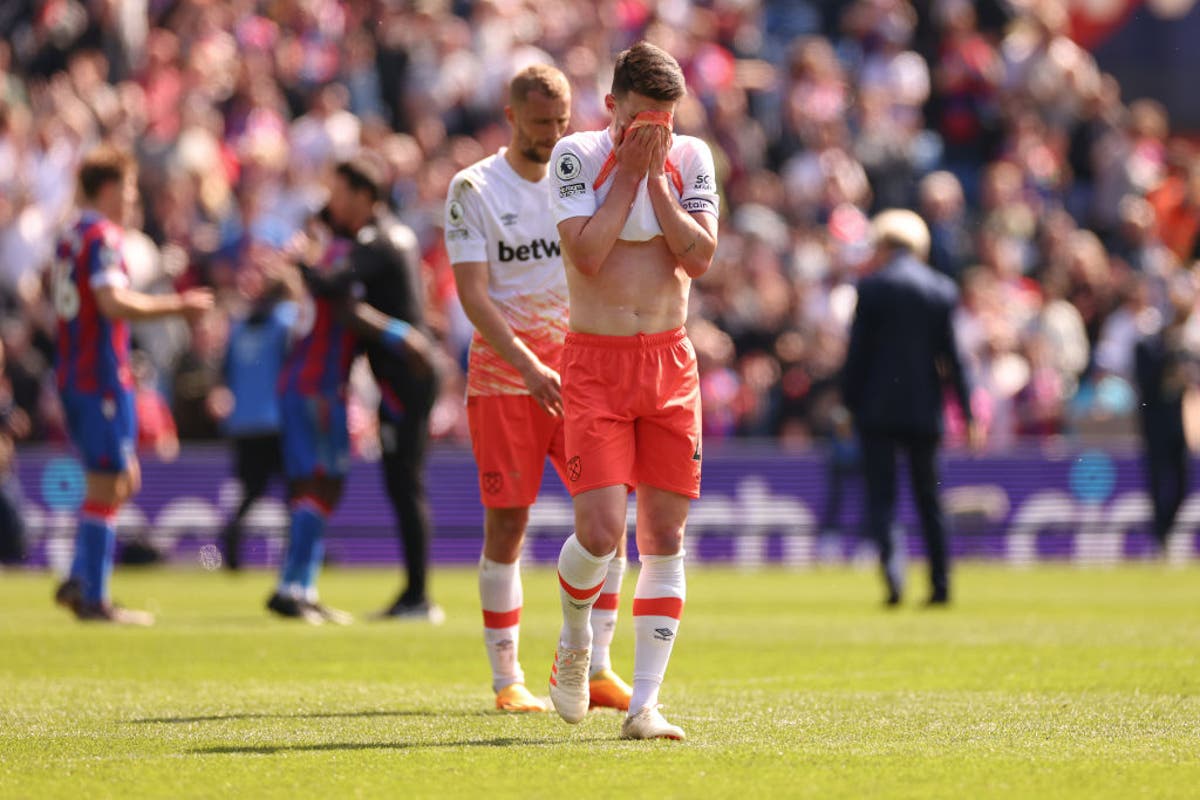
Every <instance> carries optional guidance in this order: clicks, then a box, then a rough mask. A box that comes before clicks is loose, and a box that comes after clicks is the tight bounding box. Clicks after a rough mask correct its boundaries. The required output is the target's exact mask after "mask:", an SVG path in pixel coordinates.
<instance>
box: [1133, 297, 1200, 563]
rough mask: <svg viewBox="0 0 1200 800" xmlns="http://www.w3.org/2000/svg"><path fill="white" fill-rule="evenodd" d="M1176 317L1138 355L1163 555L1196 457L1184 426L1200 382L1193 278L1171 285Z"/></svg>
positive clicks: (1156, 528)
mask: <svg viewBox="0 0 1200 800" xmlns="http://www.w3.org/2000/svg"><path fill="white" fill-rule="evenodd" d="M1170 299H1171V311H1172V315H1171V318H1170V319H1169V320H1168V321H1167V324H1166V325H1165V326H1164V327H1163V328H1162V330H1160V331H1159V332H1158V333H1155V334H1152V335H1150V336H1146V337H1144V338H1143V339H1142V340H1141V341H1139V342H1138V343H1137V347H1136V349H1135V351H1134V363H1135V365H1136V374H1137V388H1138V394H1139V395H1140V397H1141V401H1142V402H1141V404H1140V406H1139V408H1138V410H1139V412H1140V416H1141V423H1142V438H1143V440H1144V442H1145V445H1146V477H1147V479H1148V481H1149V488H1150V498H1151V500H1152V501H1153V503H1154V528H1153V533H1154V541H1155V543H1156V544H1157V545H1158V548H1159V551H1160V552H1162V551H1163V550H1164V549H1165V548H1166V546H1167V538H1168V537H1169V536H1170V534H1171V529H1172V528H1173V527H1174V526H1175V517H1176V516H1177V515H1178V513H1179V507H1180V506H1181V505H1182V504H1183V500H1184V498H1185V497H1186V496H1187V492H1188V472H1189V469H1188V468H1189V466H1190V464H1189V462H1190V460H1191V459H1190V454H1189V452H1188V442H1187V437H1186V435H1185V428H1184V411H1183V408H1184V395H1185V393H1186V392H1187V391H1189V390H1190V389H1194V388H1195V386H1196V384H1197V382H1198V381H1197V359H1196V354H1195V353H1193V352H1191V351H1190V350H1189V348H1188V346H1187V342H1186V341H1185V336H1184V332H1185V328H1186V326H1187V322H1188V319H1189V318H1190V317H1191V315H1192V311H1193V309H1194V308H1195V303H1196V294H1195V289H1194V288H1193V286H1192V283H1191V278H1190V276H1180V277H1179V278H1177V279H1176V280H1175V281H1174V283H1173V284H1172V285H1171V291H1170Z"/></svg>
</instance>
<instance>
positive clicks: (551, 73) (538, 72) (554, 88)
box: [508, 64, 571, 106]
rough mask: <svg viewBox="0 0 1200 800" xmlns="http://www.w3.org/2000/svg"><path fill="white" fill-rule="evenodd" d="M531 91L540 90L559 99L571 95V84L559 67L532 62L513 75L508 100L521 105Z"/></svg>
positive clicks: (552, 97)
mask: <svg viewBox="0 0 1200 800" xmlns="http://www.w3.org/2000/svg"><path fill="white" fill-rule="evenodd" d="M530 92H540V93H542V94H544V95H546V97H549V98H551V99H554V100H558V99H559V98H562V97H570V96H571V84H570V83H569V82H568V81H567V76H566V75H563V74H562V72H560V71H559V70H558V69H557V68H555V67H552V66H550V65H549V64H531V65H530V66H528V67H526V68H525V69H523V70H521V71H520V72H518V73H517V74H516V75H514V76H513V79H512V83H510V84H509V85H508V102H509V103H510V104H512V105H514V106H519V105H520V104H521V103H524V102H525V100H526V99H528V97H529V94H530Z"/></svg>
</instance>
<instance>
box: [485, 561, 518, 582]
mask: <svg viewBox="0 0 1200 800" xmlns="http://www.w3.org/2000/svg"><path fill="white" fill-rule="evenodd" d="M479 571H480V572H482V573H485V574H487V575H494V576H496V577H497V578H499V577H507V576H509V575H515V574H518V573H520V572H521V559H519V558H518V559H517V560H516V561H514V562H513V563H511V564H505V563H504V562H502V561H492V560H491V559H490V558H488V557H486V556H480V557H479Z"/></svg>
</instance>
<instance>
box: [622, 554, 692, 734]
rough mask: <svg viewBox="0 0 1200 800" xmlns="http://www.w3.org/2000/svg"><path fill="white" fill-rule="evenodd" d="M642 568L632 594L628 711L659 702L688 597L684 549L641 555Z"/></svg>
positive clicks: (636, 710) (634, 711)
mask: <svg viewBox="0 0 1200 800" xmlns="http://www.w3.org/2000/svg"><path fill="white" fill-rule="evenodd" d="M639 560H640V561H641V563H642V568H641V571H640V573H639V574H638V581H637V588H636V589H634V593H633V630H634V637H635V644H634V650H633V697H632V698H630V701H629V713H630V714H636V713H637V712H638V711H640V710H642V709H643V708H645V707H647V706H655V705H657V704H658V689H659V687H660V686H662V682H663V675H664V674H666V671H667V662H668V661H670V660H671V648H672V647H674V645H675V635H676V634H677V633H678V632H679V618H680V616H681V615H682V614H683V601H684V599H685V597H686V596H687V582H686V580H685V579H684V574H683V551H682V550H680V551H679V552H678V553H676V554H675V555H670V556H646V555H644V556H641V557H640V559H639Z"/></svg>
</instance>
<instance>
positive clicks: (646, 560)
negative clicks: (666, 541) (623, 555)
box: [638, 549, 687, 566]
mask: <svg viewBox="0 0 1200 800" xmlns="http://www.w3.org/2000/svg"><path fill="white" fill-rule="evenodd" d="M686 555H687V551H686V550H682V549H681V550H680V551H679V552H678V553H672V554H671V555H669V556H649V555H643V554H641V553H639V554H638V561H639V562H640V563H642V564H645V565H647V566H649V565H652V564H666V563H668V562H671V561H682V560H683V558H684V556H686Z"/></svg>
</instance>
